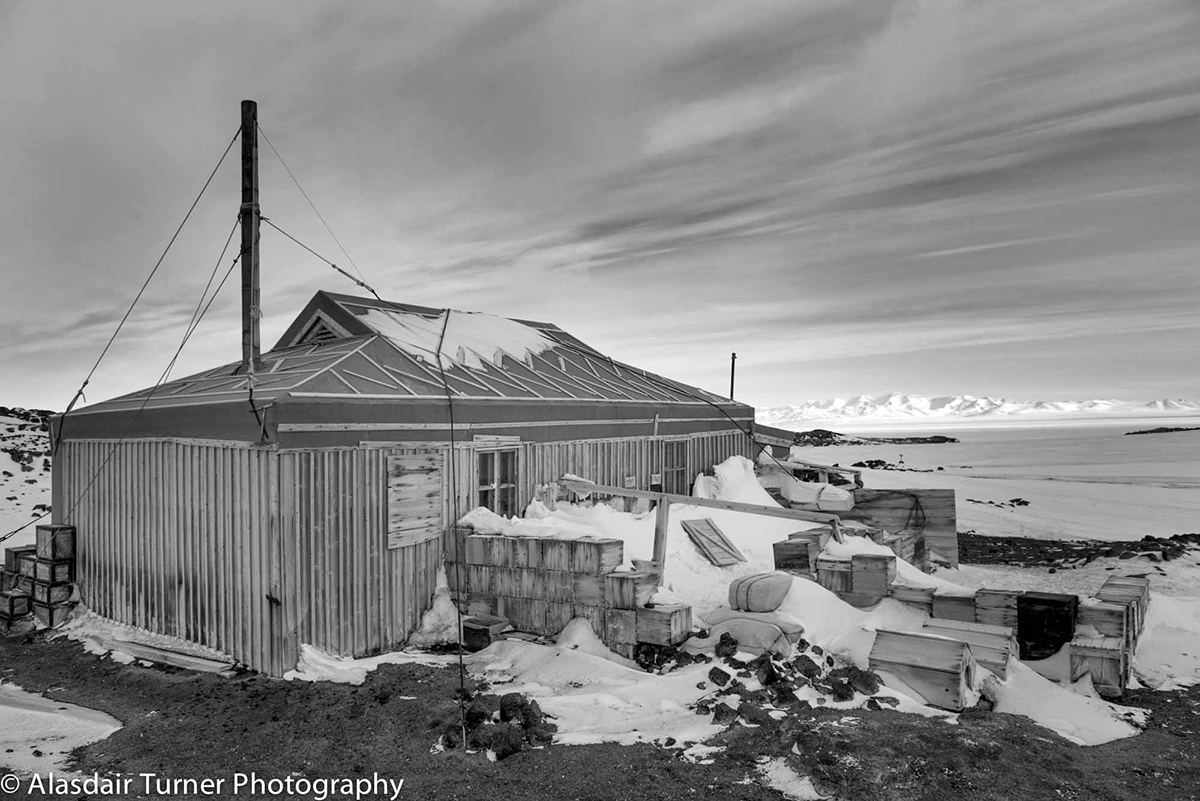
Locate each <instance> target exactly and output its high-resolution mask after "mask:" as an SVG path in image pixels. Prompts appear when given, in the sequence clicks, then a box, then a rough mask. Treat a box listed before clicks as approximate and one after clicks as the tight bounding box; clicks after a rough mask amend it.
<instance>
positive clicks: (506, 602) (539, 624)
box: [496, 596, 547, 634]
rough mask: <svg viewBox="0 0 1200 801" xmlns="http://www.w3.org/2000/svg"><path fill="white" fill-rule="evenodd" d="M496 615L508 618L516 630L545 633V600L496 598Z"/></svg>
mask: <svg viewBox="0 0 1200 801" xmlns="http://www.w3.org/2000/svg"><path fill="white" fill-rule="evenodd" d="M496 606H497V615H498V616H499V617H504V618H508V622H509V623H512V627H513V628H514V629H516V630H517V631H530V632H533V633H534V634H545V633H546V608H547V604H546V601H544V600H541V599H539V598H506V597H504V596H499V597H498V598H497V604H496Z"/></svg>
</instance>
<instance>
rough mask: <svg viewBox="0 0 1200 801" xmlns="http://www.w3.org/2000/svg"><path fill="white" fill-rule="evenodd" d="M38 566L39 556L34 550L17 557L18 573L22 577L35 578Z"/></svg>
mask: <svg viewBox="0 0 1200 801" xmlns="http://www.w3.org/2000/svg"><path fill="white" fill-rule="evenodd" d="M36 564H37V554H36V553H34V552H33V550H29V551H26V552H25V553H22V554H21V555H20V556H18V557H17V573H18V574H19V575H22V576H29V577H30V578H33V577H34V574H35V573H36V572H37V571H36V569H35V567H34V566H35V565H36Z"/></svg>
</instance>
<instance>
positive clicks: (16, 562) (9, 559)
mask: <svg viewBox="0 0 1200 801" xmlns="http://www.w3.org/2000/svg"><path fill="white" fill-rule="evenodd" d="M27 555H28V556H32V557H34V558H37V546H36V545H14V546H12V547H11V548H5V549H4V569H5V570H6V571H8V572H9V573H22V574H23V575H32V573H23V571H22V570H21V560H22V559H24V558H25V557H26V556H27ZM32 569H33V568H30V570H32Z"/></svg>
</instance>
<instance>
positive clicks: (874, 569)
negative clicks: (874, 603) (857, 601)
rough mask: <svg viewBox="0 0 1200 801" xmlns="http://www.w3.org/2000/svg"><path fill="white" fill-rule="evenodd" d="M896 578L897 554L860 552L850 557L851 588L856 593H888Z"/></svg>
mask: <svg viewBox="0 0 1200 801" xmlns="http://www.w3.org/2000/svg"><path fill="white" fill-rule="evenodd" d="M895 580H896V557H895V556H884V555H882V554H871V553H859V554H854V555H853V556H851V557H850V589H851V590H852V591H853V592H854V593H856V594H869V595H876V594H877V595H886V594H887V591H888V587H889V586H891V584H892V582H893V581H895Z"/></svg>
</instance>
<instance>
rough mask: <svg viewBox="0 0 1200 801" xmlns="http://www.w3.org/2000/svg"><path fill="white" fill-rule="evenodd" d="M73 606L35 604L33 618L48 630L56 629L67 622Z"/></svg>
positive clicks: (64, 604) (65, 604) (67, 604)
mask: <svg viewBox="0 0 1200 801" xmlns="http://www.w3.org/2000/svg"><path fill="white" fill-rule="evenodd" d="M70 614H71V604H69V603H62V604H39V603H36V602H35V603H34V604H33V617H34V618H35V619H36V620H37V622H39V623H41V624H42V625H43V626H45V627H46V628H51V629H55V628H58V627H59V626H61V625H62V624H63V623H66V622H67V616H68V615H70Z"/></svg>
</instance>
